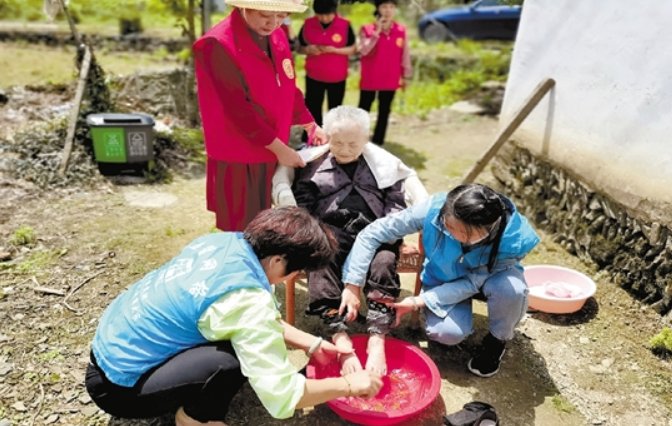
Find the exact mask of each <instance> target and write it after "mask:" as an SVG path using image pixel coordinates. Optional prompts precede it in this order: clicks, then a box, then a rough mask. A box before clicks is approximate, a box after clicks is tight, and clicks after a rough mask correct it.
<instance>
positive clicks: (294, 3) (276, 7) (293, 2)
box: [226, 0, 308, 12]
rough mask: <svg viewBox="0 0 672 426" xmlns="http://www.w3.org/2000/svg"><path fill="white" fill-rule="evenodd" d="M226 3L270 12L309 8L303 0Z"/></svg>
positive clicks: (242, 0)
mask: <svg viewBox="0 0 672 426" xmlns="http://www.w3.org/2000/svg"><path fill="white" fill-rule="evenodd" d="M226 4H228V5H230V6H235V7H240V8H243V9H254V10H265V11H269V12H303V11H304V10H306V9H307V8H308V6H307V5H305V4H303V0H227V1H226Z"/></svg>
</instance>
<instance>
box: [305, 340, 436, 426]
mask: <svg viewBox="0 0 672 426" xmlns="http://www.w3.org/2000/svg"><path fill="white" fill-rule="evenodd" d="M351 337H352V344H353V346H354V348H355V352H356V353H357V356H358V357H359V360H360V361H361V362H362V365H365V362H366V359H365V357H366V343H367V341H368V337H369V336H368V335H363V334H360V335H353V336H351ZM385 356H386V358H387V370H388V371H389V372H390V373H389V374H388V375H387V376H385V377H384V378H383V387H382V388H381V389H380V392H379V393H378V395H376V396H375V397H373V398H371V399H366V400H365V399H361V398H338V399H334V400H331V401H329V402H327V405H328V406H329V407H330V408H331V409H332V410H333V411H334V412H335V413H336V414H338V415H339V416H340V417H342V418H343V419H345V420H347V421H350V422H352V423H357V424H361V425H393V424H397V423H400V422H402V421H405V420H408V419H410V418H412V417H413V416H415V415H416V414H419V413H421V412H422V411H423V410H424V409H425V408H427V407H428V406H429V405H430V404H431V403H432V402H434V399H436V397H437V395H438V394H439V390H440V389H441V375H440V374H439V369H438V368H436V364H434V361H432V360H431V358H429V356H427V355H426V354H425V353H424V352H423V351H421V350H420V349H419V348H417V347H415V346H413V345H412V344H410V343H408V342H404V341H403V340H399V339H394V338H391V337H386V338H385ZM339 370H340V365H339V364H338V362H334V363H332V364H330V365H327V366H321V365H319V364H312V363H311V364H309V365H308V368H307V376H308V377H309V378H315V379H322V378H326V377H339V376H340V373H339ZM392 382H394V383H392ZM363 405H365V406H367V407H374V406H376V405H377V407H376V408H377V409H375V410H373V409H366V408H363V407H362V406H363ZM380 408H382V409H380Z"/></svg>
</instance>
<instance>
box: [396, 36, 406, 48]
mask: <svg viewBox="0 0 672 426" xmlns="http://www.w3.org/2000/svg"><path fill="white" fill-rule="evenodd" d="M403 45H404V39H403V38H402V37H397V46H398V47H402V46H403Z"/></svg>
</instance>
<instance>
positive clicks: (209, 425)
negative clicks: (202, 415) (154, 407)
mask: <svg viewBox="0 0 672 426" xmlns="http://www.w3.org/2000/svg"><path fill="white" fill-rule="evenodd" d="M203 425H206V426H226V423H224V422H205V423H203V422H199V421H198V420H196V419H193V418H191V417H189V415H188V414H187V413H185V412H184V408H182V407H180V408H179V409H178V410H177V413H175V426H203Z"/></svg>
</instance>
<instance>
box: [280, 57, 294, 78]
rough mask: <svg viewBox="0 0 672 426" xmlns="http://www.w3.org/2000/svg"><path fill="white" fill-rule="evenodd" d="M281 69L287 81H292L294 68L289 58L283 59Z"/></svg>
mask: <svg viewBox="0 0 672 426" xmlns="http://www.w3.org/2000/svg"><path fill="white" fill-rule="evenodd" d="M282 69H283V70H284V71H285V75H286V76H287V78H288V79H290V80H294V67H293V66H292V61H291V60H290V59H289V58H285V59H284V60H283V61H282Z"/></svg>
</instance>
